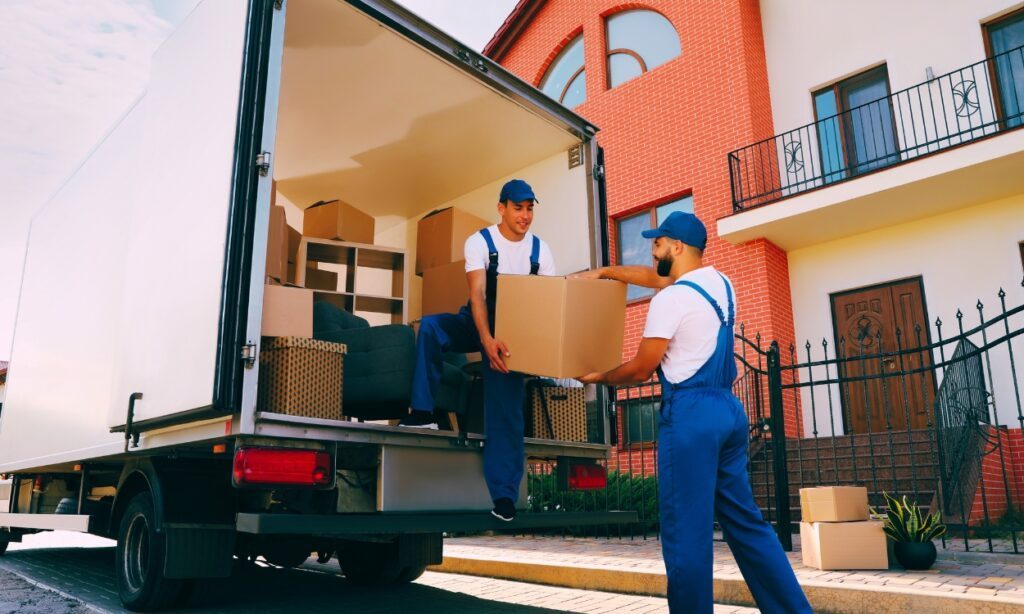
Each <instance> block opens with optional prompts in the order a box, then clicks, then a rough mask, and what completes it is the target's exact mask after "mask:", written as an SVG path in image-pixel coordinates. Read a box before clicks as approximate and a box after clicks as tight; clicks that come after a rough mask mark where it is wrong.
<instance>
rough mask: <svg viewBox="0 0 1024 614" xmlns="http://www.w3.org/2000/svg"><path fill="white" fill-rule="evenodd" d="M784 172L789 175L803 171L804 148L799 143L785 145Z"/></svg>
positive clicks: (792, 142)
mask: <svg viewBox="0 0 1024 614" xmlns="http://www.w3.org/2000/svg"><path fill="white" fill-rule="evenodd" d="M785 152H786V170H787V171H789V172H791V173H798V172H800V171H802V170H804V146H803V145H802V144H801V143H800V141H790V142H788V143H786V146H785Z"/></svg>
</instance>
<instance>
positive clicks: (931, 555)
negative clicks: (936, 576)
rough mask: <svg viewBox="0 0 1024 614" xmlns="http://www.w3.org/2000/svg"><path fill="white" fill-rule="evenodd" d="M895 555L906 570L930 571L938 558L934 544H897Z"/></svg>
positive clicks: (894, 546)
mask: <svg viewBox="0 0 1024 614" xmlns="http://www.w3.org/2000/svg"><path fill="white" fill-rule="evenodd" d="M893 554H895V555H896V560H897V561H899V563H900V565H903V567H904V568H906V569H930V568H931V566H932V564H933V563H935V557H936V556H938V553H937V552H936V551H935V544H934V543H932V542H896V543H895V544H893Z"/></svg>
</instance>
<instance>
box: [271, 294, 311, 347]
mask: <svg viewBox="0 0 1024 614" xmlns="http://www.w3.org/2000/svg"><path fill="white" fill-rule="evenodd" d="M260 333H261V334H262V335H263V336H264V337H312V336H313V292H312V291H310V290H305V289H303V288H290V287H288V286H269V285H268V286H263V323H262V327H261V329H260Z"/></svg>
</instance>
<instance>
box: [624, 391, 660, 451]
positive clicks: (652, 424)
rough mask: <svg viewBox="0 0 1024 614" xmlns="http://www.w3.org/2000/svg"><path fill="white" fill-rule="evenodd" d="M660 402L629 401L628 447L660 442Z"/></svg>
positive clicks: (626, 406) (653, 400) (627, 411)
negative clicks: (636, 444) (635, 444)
mask: <svg viewBox="0 0 1024 614" xmlns="http://www.w3.org/2000/svg"><path fill="white" fill-rule="evenodd" d="M660 403H661V401H660V400H655V399H651V400H645V401H629V402H628V403H625V404H623V408H624V409H625V411H626V416H625V418H626V420H625V422H626V437H625V441H624V443H625V444H626V445H629V444H634V443H647V442H650V441H657V440H658V405H659V404H660Z"/></svg>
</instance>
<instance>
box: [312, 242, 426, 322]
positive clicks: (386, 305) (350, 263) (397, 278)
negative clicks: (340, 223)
mask: <svg viewBox="0 0 1024 614" xmlns="http://www.w3.org/2000/svg"><path fill="white" fill-rule="evenodd" d="M318 263H325V264H331V265H340V266H342V267H344V271H343V272H339V275H338V288H337V289H335V290H334V291H331V290H326V289H317V288H312V290H313V297H314V300H324V301H328V302H330V303H332V304H334V305H335V306H337V307H340V308H341V309H344V310H345V311H348V312H349V313H354V314H356V315H359V314H360V313H365V314H379V316H380V317H379V318H373V317H371V318H368V319H370V320H371V322H370V323H371V324H375V323H383V321H384V320H387V322H390V323H391V324H405V323H406V322H408V319H409V314H408V311H409V304H408V296H409V288H408V282H407V280H406V277H405V263H406V256H405V250H403V249H398V248H393V247H382V246H380V245H367V244H364V243H350V242H348V241H331V240H329V239H315V238H312V237H302V239H301V240H300V241H299V253H298V254H297V255H296V263H295V277H296V279H295V280H294V281H295V283H296V284H297V285H299V286H302V287H306V270H307V269H308V268H310V265H311V264H312V265H315V264H318ZM360 271H362V274H361V273H360ZM388 273H390V275H388ZM389 278H390V279H389ZM373 282H376V284H374V283H373ZM371 285H373V286H374V287H372V288H371V287H370V286H371ZM388 286H390V287H389V288H388ZM374 320H378V321H376V322H375V321H374Z"/></svg>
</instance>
